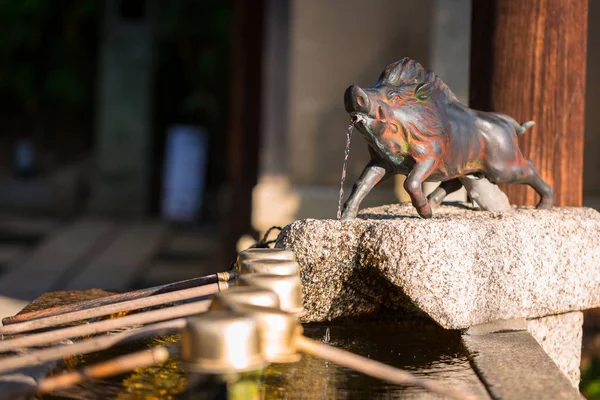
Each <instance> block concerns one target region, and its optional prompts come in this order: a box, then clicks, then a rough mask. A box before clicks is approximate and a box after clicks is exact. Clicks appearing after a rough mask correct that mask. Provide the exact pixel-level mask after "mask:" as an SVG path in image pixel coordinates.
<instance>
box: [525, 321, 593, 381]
mask: <svg viewBox="0 0 600 400" xmlns="http://www.w3.org/2000/svg"><path fill="white" fill-rule="evenodd" d="M527 330H528V331H529V332H530V333H531V335H532V336H533V337H534V338H535V340H537V342H538V343H539V344H540V346H542V348H543V349H544V351H545V352H546V353H547V354H548V355H549V356H550V358H551V359H552V361H554V362H555V363H556V365H558V368H560V370H561V371H562V372H563V373H564V374H565V375H566V376H567V378H569V381H570V382H571V384H572V385H573V386H574V387H576V388H578V387H579V380H580V378H581V371H580V364H581V342H582V338H583V313H582V312H580V311H575V312H570V313H565V314H560V315H550V316H548V317H543V318H536V319H531V320H529V321H528V326H527Z"/></svg>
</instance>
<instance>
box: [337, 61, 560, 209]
mask: <svg viewBox="0 0 600 400" xmlns="http://www.w3.org/2000/svg"><path fill="white" fill-rule="evenodd" d="M344 106H345V109H346V111H347V112H348V113H349V114H350V116H351V123H352V124H353V126H354V128H355V129H357V130H358V131H359V132H360V133H361V134H362V136H363V137H364V138H365V140H366V141H367V143H368V146H369V153H370V155H371V160H370V162H369V163H368V164H367V166H366V167H365V169H364V171H363V172H362V174H361V176H360V178H359V179H358V181H357V182H356V183H355V184H354V187H353V188H352V192H351V194H350V197H349V198H348V200H347V201H346V202H345V204H344V208H343V212H342V219H344V220H348V219H353V218H355V217H356V214H357V212H358V207H359V205H360V203H361V201H362V200H363V199H364V197H365V196H366V195H367V194H368V193H369V192H370V191H371V189H372V188H373V187H374V186H375V185H377V184H378V183H379V182H381V181H382V180H384V179H386V178H389V177H391V176H393V175H394V174H403V175H406V180H405V182H404V188H405V189H406V191H407V192H408V194H409V195H410V198H411V201H412V205H413V206H414V207H415V208H416V210H417V212H418V213H419V215H420V216H421V217H423V218H431V216H432V211H431V210H432V206H434V207H435V206H437V205H439V204H440V203H441V202H442V200H443V199H444V197H445V196H446V195H447V194H449V193H451V192H454V191H456V190H458V189H460V188H461V187H462V182H461V179H464V178H465V177H468V178H470V179H478V178H487V179H488V180H489V181H490V182H492V183H495V184H497V183H523V184H527V185H529V186H531V187H532V188H533V189H534V190H535V191H536V192H537V193H538V194H539V195H540V197H541V199H540V201H539V203H538V205H537V208H550V207H552V204H553V197H554V192H553V190H552V188H551V187H550V186H549V185H548V184H547V183H546V182H544V180H543V179H542V178H541V177H540V175H539V173H538V172H537V170H536V168H535V166H534V165H533V163H532V162H531V161H530V160H527V159H525V158H524V157H523V154H521V151H520V150H519V147H518V144H517V137H518V136H520V135H523V134H524V133H525V131H526V130H527V129H528V128H530V127H531V126H533V124H534V123H533V121H528V122H524V123H522V124H519V123H517V122H516V121H515V120H514V119H512V118H511V117H509V116H507V115H504V114H499V113H491V112H482V111H477V110H472V109H470V108H468V107H466V106H464V105H463V104H461V103H460V102H459V101H458V99H457V98H456V96H454V94H453V93H452V91H451V90H450V88H448V86H446V84H445V83H444V82H443V81H442V80H441V79H440V78H439V77H438V76H436V75H435V74H434V73H433V72H432V71H429V70H427V69H425V68H423V67H422V66H421V64H419V63H418V62H416V61H414V60H411V59H409V58H404V59H402V60H400V61H398V62H395V63H393V64H390V65H388V66H387V68H386V69H385V70H384V71H383V73H382V74H381V76H380V77H379V80H378V81H377V83H376V84H375V85H374V86H372V87H370V88H368V89H362V88H360V87H358V86H356V85H352V86H350V87H349V88H348V89H346V92H345V94H344ZM426 181H433V182H439V181H441V184H440V186H439V187H438V188H437V189H436V190H435V191H434V192H433V193H432V194H431V195H429V197H425V195H424V194H423V190H422V185H423V182H426Z"/></svg>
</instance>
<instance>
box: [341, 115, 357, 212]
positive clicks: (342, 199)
mask: <svg viewBox="0 0 600 400" xmlns="http://www.w3.org/2000/svg"><path fill="white" fill-rule="evenodd" d="M353 129H354V125H353V124H352V123H350V125H348V131H347V132H346V150H345V151H344V166H343V167H342V179H341V182H340V198H339V199H338V211H337V219H341V218H342V202H343V201H344V181H345V180H346V170H347V169H348V156H349V155H350V141H351V140H352V131H353Z"/></svg>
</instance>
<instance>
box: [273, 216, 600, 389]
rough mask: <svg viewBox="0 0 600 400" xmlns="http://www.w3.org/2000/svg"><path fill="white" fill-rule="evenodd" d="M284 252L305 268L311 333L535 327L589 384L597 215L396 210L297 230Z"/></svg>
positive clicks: (567, 370) (599, 231)
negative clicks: (425, 326)
mask: <svg viewBox="0 0 600 400" xmlns="http://www.w3.org/2000/svg"><path fill="white" fill-rule="evenodd" d="M277 246H278V247H287V248H291V249H292V250H293V251H294V253H295V254H296V257H297V259H298V262H299V263H300V265H301V268H302V271H301V276H302V280H303V284H304V299H305V300H304V301H305V308H306V309H307V314H306V316H305V320H306V321H323V320H327V319H333V318H343V317H360V316H371V317H373V316H380V315H383V314H385V315H392V316H395V317H398V318H407V317H411V316H422V317H423V316H424V317H427V318H430V319H432V320H433V321H435V322H436V323H437V324H439V325H440V326H442V327H444V328H447V329H461V330H462V329H467V328H470V327H473V326H476V325H480V324H487V323H491V322H494V321H501V320H510V319H521V320H523V321H525V320H527V321H528V322H527V324H526V326H524V327H523V330H528V331H529V332H530V333H531V335H532V336H533V337H534V338H535V339H536V340H537V342H538V343H539V344H540V346H541V347H542V348H543V349H544V351H545V352H546V353H547V354H548V355H549V357H550V358H551V359H552V360H553V361H554V362H555V363H556V365H557V366H558V367H559V368H560V370H561V371H562V372H563V373H564V374H565V375H566V376H567V377H568V379H569V381H570V382H571V384H572V385H574V386H576V385H577V384H578V382H579V362H580V357H581V337H582V329H581V327H582V321H583V317H582V313H581V312H580V311H581V310H585V309H588V308H595V307H599V306H600V214H599V213H598V212H597V211H595V210H592V209H588V208H568V207H565V208H554V209H551V210H534V209H531V208H516V209H515V210H514V212H512V213H493V212H483V211H476V210H474V209H472V208H470V207H469V206H467V205H465V204H454V205H445V206H442V207H440V208H439V209H437V210H435V214H434V217H433V218H432V219H430V220H424V219H421V218H419V217H418V215H417V214H416V212H415V210H414V209H413V207H412V206H411V205H391V206H383V207H378V208H373V209H366V210H364V211H363V212H362V213H361V214H360V216H359V218H358V219H356V220H354V221H338V220H314V219H307V220H301V221H297V222H295V223H293V224H291V225H288V226H287V227H286V228H285V229H284V230H283V231H282V232H281V234H280V236H279V238H278V243H277ZM500 330H501V329H500Z"/></svg>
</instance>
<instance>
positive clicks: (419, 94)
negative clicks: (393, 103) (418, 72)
mask: <svg viewBox="0 0 600 400" xmlns="http://www.w3.org/2000/svg"><path fill="white" fill-rule="evenodd" d="M431 90H432V85H431V82H425V83H422V84H420V85H417V87H416V88H415V98H416V99H417V100H420V101H424V100H427V98H428V97H429V96H430V95H431Z"/></svg>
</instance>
